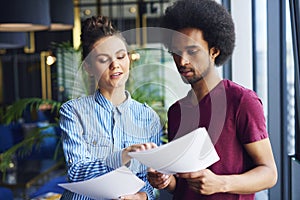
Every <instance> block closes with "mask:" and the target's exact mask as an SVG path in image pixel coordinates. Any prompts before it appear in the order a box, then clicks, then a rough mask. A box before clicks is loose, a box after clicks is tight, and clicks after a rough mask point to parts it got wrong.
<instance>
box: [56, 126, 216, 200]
mask: <svg viewBox="0 0 300 200" xmlns="http://www.w3.org/2000/svg"><path fill="white" fill-rule="evenodd" d="M129 155H130V156H131V157H132V158H135V159H137V160H139V161H140V162H141V163H143V164H145V165H146V166H147V167H151V168H154V169H155V170H157V171H159V172H162V173H165V174H175V173H180V172H193V171H197V170H201V169H205V168H207V167H209V166H210V165H212V164H213V163H215V162H217V161H218V160H219V159H220V158H219V156H218V154H217V152H216V150H215V148H214V145H213V144H212V142H211V139H210V137H209V135H208V133H207V131H206V129H204V128H198V129H196V130H194V131H192V132H190V133H188V134H186V135H184V136H182V137H180V138H178V139H176V140H173V141H171V142H169V143H167V144H165V145H162V146H160V147H157V148H154V149H149V150H145V151H139V152H130V153H129ZM144 185H145V182H143V181H142V180H141V179H139V178H138V177H137V176H135V175H134V174H133V173H132V172H131V171H130V170H129V169H128V168H127V167H125V166H123V167H120V168H118V169H116V170H114V171H112V172H109V173H107V174H104V175H102V176H100V177H97V178H94V179H90V180H87V181H82V182H74V183H63V184H59V186H61V187H63V188H65V189H68V190H70V191H72V192H75V193H79V194H82V195H85V196H88V197H91V198H94V199H101V198H102V199H103V198H106V199H118V198H119V197H120V196H124V195H129V194H135V193H137V192H138V191H139V190H140V189H141V188H142V187H143V186H144Z"/></svg>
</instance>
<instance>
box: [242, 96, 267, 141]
mask: <svg viewBox="0 0 300 200" xmlns="http://www.w3.org/2000/svg"><path fill="white" fill-rule="evenodd" d="M237 131H238V137H239V139H240V140H241V142H242V143H244V144H246V143H251V142H255V141H259V140H262V139H264V138H267V137H268V133H267V129H266V120H265V116H264V112H263V105H262V102H261V100H260V99H259V97H258V96H257V95H256V93H255V92H253V91H249V92H247V93H244V95H243V96H242V98H241V101H240V106H239V108H238V112H237Z"/></svg>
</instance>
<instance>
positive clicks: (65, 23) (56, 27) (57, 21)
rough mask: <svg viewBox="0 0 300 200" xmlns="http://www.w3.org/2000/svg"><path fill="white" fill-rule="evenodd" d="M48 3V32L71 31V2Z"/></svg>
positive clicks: (72, 13) (72, 23)
mask: <svg viewBox="0 0 300 200" xmlns="http://www.w3.org/2000/svg"><path fill="white" fill-rule="evenodd" d="M49 1H50V17H51V27H50V31H63V30H71V29H72V28H73V26H74V3H73V0H64V1H61V0H49Z"/></svg>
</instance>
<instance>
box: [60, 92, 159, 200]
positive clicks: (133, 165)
mask: <svg viewBox="0 0 300 200" xmlns="http://www.w3.org/2000/svg"><path fill="white" fill-rule="evenodd" d="M126 95H127V100H126V101H125V102H123V103H122V104H120V105H118V106H114V105H113V104H112V103H111V102H110V101H108V100H107V99H106V98H105V97H104V96H103V95H102V94H101V93H100V92H99V91H98V90H97V91H96V92H95V94H94V95H90V96H86V97H81V98H78V99H73V100H70V101H68V102H66V103H64V104H63V105H62V106H61V109H60V128H61V130H62V143H63V150H64V155H65V159H66V163H67V167H68V178H69V181H70V182H77V181H83V180H87V179H91V178H95V177H98V176H101V175H103V174H105V173H107V172H110V171H112V170H114V169H116V168H118V167H120V166H122V150H123V149H124V148H125V147H128V146H130V145H133V144H140V143H146V142H154V143H156V144H157V145H160V136H161V133H162V127H161V123H160V119H159V117H158V115H157V114H156V113H155V112H154V111H153V109H152V108H150V107H149V106H147V105H146V104H141V103H139V102H137V101H135V100H133V99H131V97H130V94H129V92H127V91H126ZM127 167H128V168H129V169H130V170H131V171H132V172H133V173H135V174H136V175H137V176H138V177H139V178H140V179H142V180H143V181H144V182H146V185H145V186H144V187H143V188H142V189H141V191H144V192H146V193H147V195H148V199H154V195H153V188H152V186H151V185H150V184H149V182H148V180H147V177H146V175H147V167H146V166H144V165H142V164H141V163H139V162H138V161H137V160H135V159H131V161H130V164H129V165H128V166H127ZM112 189H113V188H112ZM61 199H76V200H78V199H80V200H83V199H84V200H88V199H90V198H88V197H85V196H83V195H79V194H76V193H73V192H71V191H68V190H66V191H65V192H64V194H63V195H62V198H61Z"/></svg>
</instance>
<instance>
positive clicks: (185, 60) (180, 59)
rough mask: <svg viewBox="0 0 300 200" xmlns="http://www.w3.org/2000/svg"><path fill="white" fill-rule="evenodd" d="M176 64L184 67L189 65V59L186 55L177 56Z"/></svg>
mask: <svg viewBox="0 0 300 200" xmlns="http://www.w3.org/2000/svg"><path fill="white" fill-rule="evenodd" d="M178 63H179V64H180V65H181V66H185V65H187V64H189V59H188V57H187V56H186V55H180V56H178Z"/></svg>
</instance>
